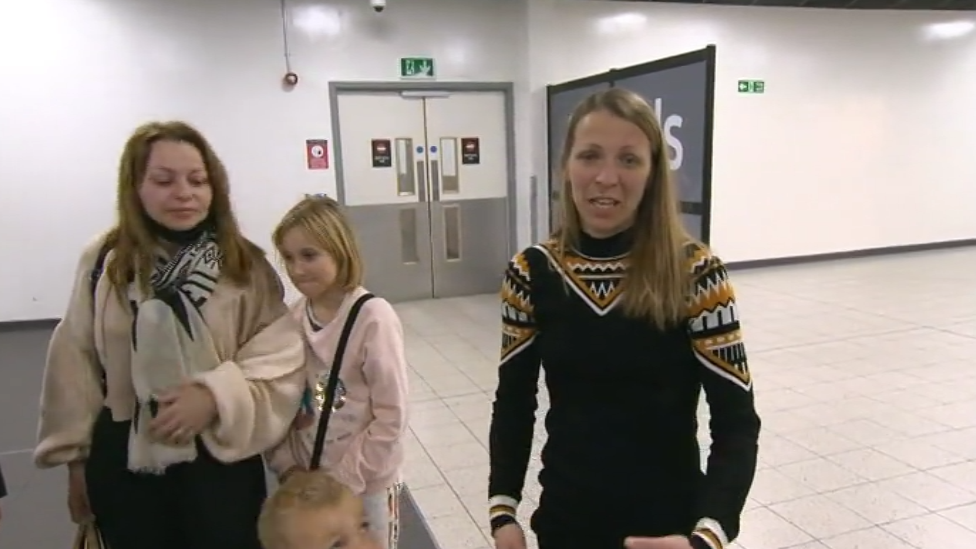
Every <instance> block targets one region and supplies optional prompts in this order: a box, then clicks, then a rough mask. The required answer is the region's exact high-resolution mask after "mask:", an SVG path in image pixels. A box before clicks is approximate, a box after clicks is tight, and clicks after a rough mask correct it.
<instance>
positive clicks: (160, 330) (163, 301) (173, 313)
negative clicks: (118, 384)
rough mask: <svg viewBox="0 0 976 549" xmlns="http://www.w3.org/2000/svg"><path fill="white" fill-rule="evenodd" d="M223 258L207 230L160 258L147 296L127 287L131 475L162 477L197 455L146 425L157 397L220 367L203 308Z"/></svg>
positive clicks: (135, 287)
mask: <svg viewBox="0 0 976 549" xmlns="http://www.w3.org/2000/svg"><path fill="white" fill-rule="evenodd" d="M222 260H223V256H222V254H221V251H220V248H219V247H218V245H217V242H216V239H215V238H214V235H213V234H212V233H210V232H207V233H204V234H203V235H202V236H201V237H200V238H199V239H198V240H196V241H195V242H194V243H192V244H189V245H187V246H184V247H183V248H182V249H181V250H180V251H178V252H177V253H176V254H175V255H173V256H172V258H169V259H164V258H163V257H160V258H159V260H158V261H157V263H156V265H155V270H154V271H153V274H152V276H151V277H150V286H151V289H152V291H151V294H150V295H145V294H144V293H143V292H142V291H141V290H140V288H139V285H138V284H137V283H132V284H131V285H130V286H129V291H128V296H129V301H130V303H131V305H132V308H133V313H134V315H135V321H134V322H133V328H132V384H133V386H134V387H135V393H136V400H137V402H136V410H135V415H134V416H133V419H132V430H131V432H130V434H129V469H130V470H132V471H137V472H147V473H153V474H162V473H163V472H164V471H165V470H166V468H167V467H168V466H170V465H173V464H176V463H184V462H190V461H193V460H195V459H196V457H197V449H196V444H195V442H193V443H190V444H187V445H184V446H171V445H168V444H165V443H162V442H159V441H156V440H153V439H152V438H151V436H150V434H149V423H150V422H151V421H152V418H153V417H154V415H155V412H158V409H157V408H158V405H157V403H156V401H155V397H156V396H157V395H159V394H161V393H163V392H164V391H167V390H169V389H173V388H175V387H178V386H179V385H181V384H182V383H184V382H185V381H186V380H187V379H190V378H191V377H193V376H194V374H197V373H200V372H206V371H210V370H213V369H215V368H216V367H217V366H219V365H220V360H219V358H218V356H217V351H216V347H215V346H214V342H213V338H212V336H211V334H210V330H209V328H208V327H207V324H206V322H205V321H204V319H203V315H202V313H201V310H202V309H203V306H204V304H206V302H207V300H208V299H209V298H210V295H211V294H212V293H213V291H214V288H215V287H216V286H217V280H218V279H219V277H220V268H221V263H222Z"/></svg>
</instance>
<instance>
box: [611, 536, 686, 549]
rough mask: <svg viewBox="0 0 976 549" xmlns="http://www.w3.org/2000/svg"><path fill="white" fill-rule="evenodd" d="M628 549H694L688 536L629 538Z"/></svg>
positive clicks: (626, 545) (626, 543)
mask: <svg viewBox="0 0 976 549" xmlns="http://www.w3.org/2000/svg"><path fill="white" fill-rule="evenodd" d="M624 547H626V548H627V549H693V548H692V546H691V540H689V539H688V538H687V537H686V536H664V537H659V538H636V537H635V538H627V539H626V540H624Z"/></svg>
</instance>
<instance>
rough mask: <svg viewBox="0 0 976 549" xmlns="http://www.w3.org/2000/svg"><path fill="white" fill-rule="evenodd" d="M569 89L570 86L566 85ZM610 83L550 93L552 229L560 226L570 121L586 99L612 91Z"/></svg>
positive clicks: (553, 90)
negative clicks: (561, 176) (560, 194)
mask: <svg viewBox="0 0 976 549" xmlns="http://www.w3.org/2000/svg"><path fill="white" fill-rule="evenodd" d="M563 86H566V85H563ZM609 87H610V83H609V82H603V83H599V84H590V85H584V86H581V87H578V88H577V87H570V86H566V87H565V88H562V87H561V86H560V87H554V88H551V89H550V93H549V112H548V122H549V228H550V230H551V229H553V228H555V227H556V226H557V225H558V224H559V192H560V190H561V189H562V183H561V181H562V180H561V179H560V170H561V169H562V166H560V165H559V161H560V159H561V158H562V154H563V143H565V141H566V132H567V131H568V130H569V117H570V115H572V114H573V110H575V109H576V106H577V105H579V104H580V102H582V101H583V100H584V99H586V98H587V97H589V96H590V95H593V94H594V93H596V92H598V91H602V90H605V89H608V88H609Z"/></svg>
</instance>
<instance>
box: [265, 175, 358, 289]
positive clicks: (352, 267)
mask: <svg viewBox="0 0 976 549" xmlns="http://www.w3.org/2000/svg"><path fill="white" fill-rule="evenodd" d="M292 229H300V230H302V231H303V232H305V234H306V235H307V236H308V237H309V238H310V239H312V240H313V241H314V242H315V243H316V244H317V245H318V246H319V247H321V248H322V249H323V250H325V251H326V252H328V254H329V255H331V256H332V259H334V260H335V262H336V267H337V269H338V273H337V274H336V284H338V285H339V286H340V287H342V288H343V289H344V290H347V291H348V290H352V289H354V288H357V287H358V286H361V285H362V283H363V258H362V255H361V254H360V253H359V246H358V245H357V243H356V236H355V234H353V231H352V227H350V226H349V221H348V220H347V219H346V216H345V214H344V213H343V212H342V206H340V205H339V203H338V202H336V201H335V200H334V199H332V198H329V197H328V196H326V195H324V194H316V195H307V196H306V197H305V198H304V199H303V200H302V201H301V202H299V203H298V204H295V206H293V207H292V208H291V209H290V210H288V213H286V214H285V216H284V217H283V218H282V219H281V222H279V223H278V226H277V227H275V230H274V232H273V233H272V235H271V241H272V242H273V243H274V245H275V247H276V248H278V251H279V252H280V251H281V246H282V243H283V242H284V239H285V235H286V234H288V232H289V231H291V230H292Z"/></svg>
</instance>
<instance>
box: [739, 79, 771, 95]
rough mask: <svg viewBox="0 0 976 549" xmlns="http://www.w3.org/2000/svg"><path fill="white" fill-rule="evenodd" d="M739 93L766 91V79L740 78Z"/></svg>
mask: <svg viewBox="0 0 976 549" xmlns="http://www.w3.org/2000/svg"><path fill="white" fill-rule="evenodd" d="M739 93H766V81H765V80H739Z"/></svg>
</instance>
